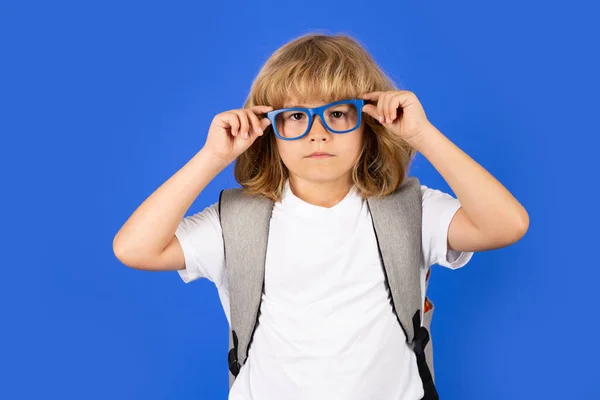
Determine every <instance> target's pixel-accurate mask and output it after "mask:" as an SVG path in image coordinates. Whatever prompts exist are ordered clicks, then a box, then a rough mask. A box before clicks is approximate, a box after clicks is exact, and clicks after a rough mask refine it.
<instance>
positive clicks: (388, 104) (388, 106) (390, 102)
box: [383, 92, 395, 124]
mask: <svg viewBox="0 0 600 400" xmlns="http://www.w3.org/2000/svg"><path fill="white" fill-rule="evenodd" d="M394 96H395V93H394V92H389V93H387V95H386V97H385V104H384V105H383V112H384V113H385V121H386V123H388V124H391V123H392V122H393V121H394V120H393V118H392V115H393V111H394V107H395V106H394Z"/></svg>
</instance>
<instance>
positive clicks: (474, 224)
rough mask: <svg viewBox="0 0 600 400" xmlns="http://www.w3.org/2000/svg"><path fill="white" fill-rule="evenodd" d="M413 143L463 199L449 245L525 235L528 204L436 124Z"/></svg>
mask: <svg viewBox="0 0 600 400" xmlns="http://www.w3.org/2000/svg"><path fill="white" fill-rule="evenodd" d="M409 143H410V144H411V145H412V146H413V147H414V148H415V149H416V150H417V151H418V152H420V153H421V154H423V156H425V158H427V159H428V160H429V162H430V163H431V164H432V165H433V166H434V167H435V169H436V170H437V171H438V172H439V173H440V174H441V175H442V177H443V178H444V179H445V180H446V182H447V183H448V185H449V186H450V188H451V189H452V190H453V191H454V193H455V194H456V196H457V198H458V200H459V201H460V203H461V206H462V207H461V208H460V209H459V210H458V211H457V213H456V214H455V216H454V218H453V220H452V222H451V223H450V227H449V230H448V247H449V249H452V250H456V251H484V250H491V249H497V248H501V247H505V246H508V245H510V244H513V243H515V242H517V241H518V240H519V239H521V238H522V237H523V236H524V235H525V233H526V232H527V229H528V227H529V216H528V214H527V211H526V210H525V208H523V206H522V205H521V204H520V203H519V202H518V201H517V200H516V199H515V198H514V197H513V196H512V194H511V193H510V192H509V191H508V190H507V189H506V188H505V187H504V186H503V185H502V184H501V183H500V182H498V180H496V179H495V178H494V177H493V176H492V175H491V174H490V173H489V172H488V171H486V170H485V169H484V168H483V167H482V166H481V165H479V164H478V163H477V162H476V161H474V160H473V159H472V158H471V157H469V156H468V155H467V154H466V153H465V152H463V151H462V150H461V149H460V148H458V147H457V146H456V145H455V144H454V143H452V142H451V141H450V140H449V139H448V138H447V137H445V136H444V135H443V134H442V133H441V132H440V131H439V130H437V129H436V128H435V126H433V125H431V124H428V125H427V127H426V128H425V129H423V131H422V132H421V133H420V134H419V135H416V136H415V137H413V138H411V139H410V140H409Z"/></svg>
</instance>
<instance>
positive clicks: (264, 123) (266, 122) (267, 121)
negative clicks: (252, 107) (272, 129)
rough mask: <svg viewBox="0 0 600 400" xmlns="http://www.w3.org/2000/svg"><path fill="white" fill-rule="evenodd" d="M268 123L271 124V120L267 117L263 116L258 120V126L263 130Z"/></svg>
mask: <svg viewBox="0 0 600 400" xmlns="http://www.w3.org/2000/svg"><path fill="white" fill-rule="evenodd" d="M269 125H271V120H269V118H263V119H261V120H260V128H261V129H262V130H263V131H264V130H265V129H266V128H267V127H268V126H269Z"/></svg>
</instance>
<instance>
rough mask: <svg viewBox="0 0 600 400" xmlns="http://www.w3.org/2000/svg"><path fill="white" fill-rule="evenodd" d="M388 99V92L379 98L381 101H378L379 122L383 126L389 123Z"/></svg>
mask: <svg viewBox="0 0 600 400" xmlns="http://www.w3.org/2000/svg"><path fill="white" fill-rule="evenodd" d="M386 98H387V92H386V93H383V94H382V95H381V96H379V100H378V101H377V115H378V118H379V122H380V123H382V124H385V123H387V122H386V117H387V115H386V112H385V104H386Z"/></svg>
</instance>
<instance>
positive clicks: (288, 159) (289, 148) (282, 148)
mask: <svg viewBox="0 0 600 400" xmlns="http://www.w3.org/2000/svg"><path fill="white" fill-rule="evenodd" d="M294 144H295V143H294V142H283V141H281V140H278V141H277V151H278V152H279V157H280V158H281V161H283V163H284V164H285V166H286V167H288V168H289V165H290V164H291V165H293V164H294V162H295V161H294V155H295V154H296V158H298V156H297V154H299V151H298V149H295V148H294V147H295V146H294Z"/></svg>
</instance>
